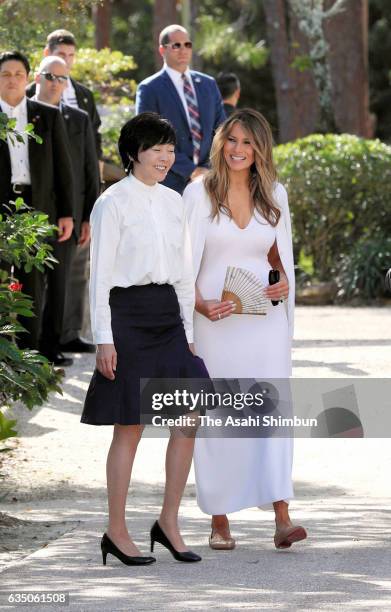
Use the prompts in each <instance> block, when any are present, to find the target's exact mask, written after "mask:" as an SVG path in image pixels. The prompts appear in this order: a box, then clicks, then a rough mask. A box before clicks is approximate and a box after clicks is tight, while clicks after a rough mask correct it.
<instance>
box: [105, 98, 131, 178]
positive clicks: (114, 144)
mask: <svg viewBox="0 0 391 612" xmlns="http://www.w3.org/2000/svg"><path fill="white" fill-rule="evenodd" d="M133 115H134V106H127V105H119V104H116V105H112V106H104V107H102V109H101V119H102V125H101V127H100V133H101V134H102V149H103V157H104V159H105V160H107V161H110V162H112V163H113V164H117V166H120V167H121V168H122V162H121V158H120V156H119V152H118V138H119V133H120V131H121V128H122V126H123V125H124V123H126V121H129V119H131V118H132V117H133Z"/></svg>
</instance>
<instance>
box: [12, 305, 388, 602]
mask: <svg viewBox="0 0 391 612" xmlns="http://www.w3.org/2000/svg"><path fill="white" fill-rule="evenodd" d="M389 317H390V309H389V308H388V307H384V308H336V307H313V308H312V307H299V308H298V309H297V316H296V334H295V338H296V339H295V344H294V353H293V364H294V375H295V376H297V377H335V378H346V377H354V376H357V377H371V378H372V377H389V375H390V370H391V360H390V348H391V326H390V324H389ZM92 367H93V356H89V355H88V356H76V360H75V365H74V366H73V367H72V368H70V369H69V370H68V371H67V379H66V381H65V384H64V395H63V396H62V397H61V396H53V397H51V398H50V400H49V402H48V403H47V404H46V405H45V406H44V407H41V408H37V409H35V410H34V411H32V412H31V413H26V411H23V409H21V410H20V411H17V414H19V415H20V423H21V425H20V432H21V439H20V443H18V444H15V451H14V452H15V463H14V465H13V470H12V471H10V472H9V473H8V474H7V482H6V485H5V492H4V494H3V495H2V498H1V499H2V501H1V503H0V511H3V512H8V513H9V514H13V515H14V516H17V517H19V518H21V519H26V518H28V519H29V520H31V521H40V522H41V523H42V525H44V524H45V522H46V524H48V525H55V524H56V522H58V524H59V528H58V537H56V539H54V540H52V541H50V543H49V544H48V545H47V546H44V547H43V548H40V549H38V550H36V552H34V553H32V554H30V555H29V556H27V557H25V558H23V559H19V560H16V561H14V562H12V563H10V564H7V565H6V566H5V568H4V569H3V571H2V572H1V574H0V584H1V586H0V608H1V609H3V608H4V609H21V610H22V609H26V607H25V606H16V605H8V604H7V601H6V592H10V591H13V592H15V591H19V592H20V591H41V592H42V593H47V592H52V591H62V592H64V591H66V592H68V593H69V606H66V607H64V606H52V605H50V604H34V605H32V604H30V605H29V606H28V609H32V610H59V609H64V610H68V609H70V610H80V611H82V610H83V611H84V610H86V611H87V610H104V611H115V610H131V611H133V610H135V611H138V610H161V609H162V610H183V609H189V610H201V609H205V608H208V607H213V608H216V609H218V610H270V609H277V610H296V609H297V610H340V609H341V610H358V609H359V610H383V609H384V610H391V552H390V542H391V537H390V536H391V516H390V513H391V511H390V493H391V487H390V477H389V474H390V473H391V445H390V440H389V438H379V439H350V440H349V439H328V440H324V439H297V440H295V459H294V473H293V476H294V483H295V499H294V500H292V502H291V506H290V507H291V515H292V518H293V520H294V521H295V522H297V523H301V524H303V525H304V526H305V527H306V528H307V530H308V534H309V537H308V539H307V540H306V541H304V542H302V543H298V544H296V545H293V546H292V548H291V549H289V550H287V551H277V550H276V549H275V548H274V545H273V540H272V537H273V514H272V513H271V512H270V511H261V510H259V509H255V508H252V509H248V510H245V511H242V512H238V513H235V514H233V515H231V517H230V518H231V525H232V531H233V534H234V536H235V537H236V539H237V542H238V545H237V548H236V549H235V550H234V551H231V552H225V551H212V550H210V549H209V548H208V546H207V537H208V532H209V517H207V516H206V515H204V514H203V513H202V512H201V511H200V510H199V509H198V507H197V505H196V500H195V488H194V474H193V473H191V476H190V479H189V485H188V487H187V489H186V494H185V498H184V501H183V505H182V510H181V525H182V529H183V534H184V537H185V540H186V542H187V543H188V545H189V547H191V548H192V549H193V550H194V551H196V552H198V553H199V554H201V556H202V557H203V560H202V562H201V563H198V564H189V565H186V564H180V563H177V562H175V561H174V560H173V559H172V557H171V556H170V555H169V553H168V552H167V551H165V550H164V549H163V548H162V547H160V545H156V548H155V553H156V557H157V563H156V564H154V565H152V566H149V567H147V568H144V569H140V568H131V567H125V566H124V565H122V564H120V562H119V561H117V560H116V559H114V558H113V557H112V556H110V555H109V556H108V559H107V562H108V565H107V566H106V567H103V566H102V559H101V556H100V549H99V539H100V537H101V534H102V532H103V531H104V529H105V521H106V501H105V476H104V462H105V454H106V450H107V447H108V445H109V443H110V428H93V427H88V426H83V425H80V424H79V415H80V410H81V405H82V400H83V394H84V392H85V388H86V386H87V384H88V379H89V376H90V374H91V371H92ZM385 435H388V436H389V435H390V432H385ZM165 444H166V440H164V439H151V438H149V439H148V438H146V439H143V441H142V443H141V446H140V449H139V452H138V457H137V459H136V465H135V469H134V482H133V484H132V487H131V491H130V493H129V499H128V510H127V518H128V524H129V527H130V529H131V532H132V534H134V537H135V540H136V542H137V544H138V545H139V546H140V548H141V550H143V551H144V552H145V553H147V551H148V532H149V529H150V526H151V524H152V523H153V521H154V520H155V519H156V517H157V516H158V512H159V506H160V503H161V499H162V493H163V482H164V447H165ZM260 469H261V466H260ZM13 498H14V499H13ZM60 522H61V525H60ZM67 525H68V527H67ZM42 529H43V530H44V527H43V528H42Z"/></svg>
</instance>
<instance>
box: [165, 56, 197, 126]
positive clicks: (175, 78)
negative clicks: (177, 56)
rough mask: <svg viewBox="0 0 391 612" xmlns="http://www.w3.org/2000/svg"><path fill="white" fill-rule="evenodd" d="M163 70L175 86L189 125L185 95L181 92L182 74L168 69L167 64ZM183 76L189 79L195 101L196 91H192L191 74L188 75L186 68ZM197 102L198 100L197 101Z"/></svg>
mask: <svg viewBox="0 0 391 612" xmlns="http://www.w3.org/2000/svg"><path fill="white" fill-rule="evenodd" d="M164 69H165V71H166V72H167V74H168V76H169V77H170V79H171V81H172V82H173V83H174V85H175V89H176V90H177V92H178V95H179V97H180V99H181V101H182V104H183V107H184V109H185V113H186V117H187V122H188V124H189V125H190V115H189V109H188V107H187V102H186V98H185V93H184V91H183V79H182V72H178V70H174V68H170V66H167V64H164ZM184 74H185V75H186V77H187V78H188V79H189V82H190V85H191V88H192V90H193V92H194V96H195V98H196V100H197V94H196V91H195V89H194V84H193V80H192V78H191V74H190V69H189V68H186V70H185V72H184ZM197 102H198V100H197Z"/></svg>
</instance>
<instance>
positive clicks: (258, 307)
mask: <svg viewBox="0 0 391 612" xmlns="http://www.w3.org/2000/svg"><path fill="white" fill-rule="evenodd" d="M264 289H265V287H264V285H263V284H262V282H261V281H260V280H259V278H257V277H256V276H255V274H253V273H252V272H250V271H249V270H245V269H244V268H235V267H233V266H228V268H227V273H226V275H225V281H224V287H223V293H222V294H221V301H225V300H232V302H234V303H235V305H236V309H235V311H234V314H256V315H265V314H266V310H267V306H268V300H267V298H266V297H265V295H264Z"/></svg>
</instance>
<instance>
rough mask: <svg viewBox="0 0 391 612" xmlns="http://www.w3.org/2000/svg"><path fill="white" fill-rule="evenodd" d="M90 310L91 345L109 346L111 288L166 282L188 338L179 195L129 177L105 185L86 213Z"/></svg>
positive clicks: (189, 297)
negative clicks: (89, 251)
mask: <svg viewBox="0 0 391 612" xmlns="http://www.w3.org/2000/svg"><path fill="white" fill-rule="evenodd" d="M90 223H91V275H90V310H91V327H92V334H93V338H94V342H95V344H113V334H112V330H111V312H110V306H109V296H110V290H111V289H112V287H130V286H131V285H147V284H149V283H157V284H159V285H162V284H165V283H168V284H170V285H173V287H174V289H175V292H176V294H177V297H178V302H179V306H180V312H181V317H182V320H183V325H184V328H185V332H186V337H187V341H188V342H193V310H194V301H195V289H194V275H193V264H192V253H191V246H190V234H189V231H188V225H187V221H186V215H185V211H184V204H183V200H182V198H181V196H180V195H179V194H178V193H177V192H176V191H173V190H172V189H169V188H168V187H164V186H163V185H160V184H159V183H156V184H155V185H153V186H149V185H146V184H145V183H143V182H141V181H139V180H138V179H136V178H135V177H134V176H133V175H130V176H128V177H126V178H124V179H122V180H121V181H119V182H118V183H116V184H115V185H112V186H111V187H109V189H107V190H106V191H105V192H104V193H103V194H102V195H101V196H100V197H99V198H98V200H97V201H96V202H95V206H94V208H93V211H92V213H91V218H90Z"/></svg>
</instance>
